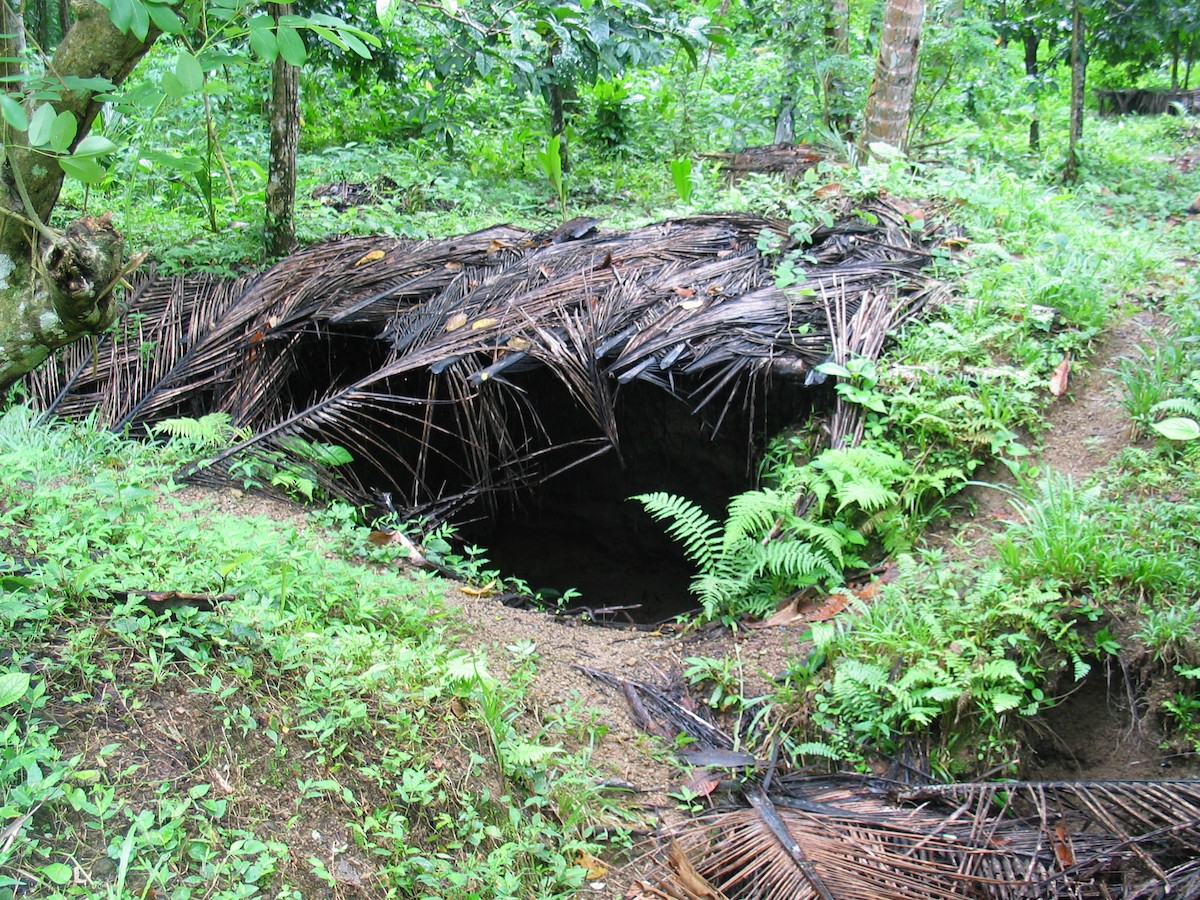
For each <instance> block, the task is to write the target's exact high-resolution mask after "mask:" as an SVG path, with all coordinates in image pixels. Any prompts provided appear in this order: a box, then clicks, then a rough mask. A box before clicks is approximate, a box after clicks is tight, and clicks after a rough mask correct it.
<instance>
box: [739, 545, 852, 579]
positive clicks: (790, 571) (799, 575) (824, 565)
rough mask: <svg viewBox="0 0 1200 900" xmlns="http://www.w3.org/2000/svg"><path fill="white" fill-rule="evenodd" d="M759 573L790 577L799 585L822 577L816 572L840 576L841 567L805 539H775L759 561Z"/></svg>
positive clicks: (763, 550)
mask: <svg viewBox="0 0 1200 900" xmlns="http://www.w3.org/2000/svg"><path fill="white" fill-rule="evenodd" d="M756 569H757V572H756V573H755V574H760V573H762V572H767V573H769V574H771V575H774V576H776V577H781V578H786V579H787V580H788V581H790V582H793V583H794V584H795V586H796V587H802V586H804V585H806V584H812V583H814V582H815V581H817V580H819V579H814V578H813V577H812V576H813V575H820V576H825V577H828V578H836V577H837V576H838V574H839V571H838V568H837V567H836V566H835V565H834V564H833V563H832V562H831V560H830V559H829V558H828V557H827V556H825V555H824V554H822V553H817V552H814V550H813V547H812V545H811V544H808V543H806V542H803V541H794V540H792V541H771V542H770V543H769V544H766V545H764V546H763V547H762V548H761V551H760V553H759V558H758V560H757V564H756Z"/></svg>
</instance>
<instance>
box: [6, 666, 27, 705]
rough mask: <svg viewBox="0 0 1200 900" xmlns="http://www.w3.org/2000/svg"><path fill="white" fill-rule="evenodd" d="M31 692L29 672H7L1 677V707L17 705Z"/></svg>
mask: <svg viewBox="0 0 1200 900" xmlns="http://www.w3.org/2000/svg"><path fill="white" fill-rule="evenodd" d="M27 690H29V673H28V672H5V673H4V674H3V675H0V706H8V705H9V704H12V703H16V702H17V701H18V700H20V699H21V698H22V697H24V696H25V692H26V691H27Z"/></svg>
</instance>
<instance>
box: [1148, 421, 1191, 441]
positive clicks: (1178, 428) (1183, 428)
mask: <svg viewBox="0 0 1200 900" xmlns="http://www.w3.org/2000/svg"><path fill="white" fill-rule="evenodd" d="M1151 427H1152V428H1153V429H1154V430H1155V431H1157V432H1158V433H1159V434H1161V435H1162V436H1163V437H1165V438H1167V440H1171V441H1194V440H1196V439H1197V438H1200V423H1197V422H1196V420H1195V419H1189V418H1187V417H1185V416H1174V417H1172V418H1170V419H1163V420H1162V421H1161V422H1155V423H1154V425H1153V426H1151Z"/></svg>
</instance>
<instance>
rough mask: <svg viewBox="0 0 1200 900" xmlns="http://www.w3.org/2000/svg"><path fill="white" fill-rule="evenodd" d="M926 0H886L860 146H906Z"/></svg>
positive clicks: (862, 148)
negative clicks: (881, 144)
mask: <svg viewBox="0 0 1200 900" xmlns="http://www.w3.org/2000/svg"><path fill="white" fill-rule="evenodd" d="M924 18H925V0H887V6H886V7H885V8H884V11H883V29H882V31H881V33H880V37H879V56H878V57H877V59H876V63H875V77H874V78H873V79H872V81H871V93H870V96H868V97H867V108H866V112H865V113H864V116H863V118H864V121H863V130H862V134H861V135H860V136H859V147H860V149H861V150H862V151H864V152H866V151H868V150H869V148H870V146H871V144H874V143H884V144H890V145H891V146H893V147H895V148H897V149H899V150H903V149H904V147H905V144H906V142H907V139H908V134H907V132H908V119H909V115H910V113H911V112H912V100H913V92H914V90H915V89H916V85H917V57H918V51H919V50H920V46H921V25H922V23H923V21H924Z"/></svg>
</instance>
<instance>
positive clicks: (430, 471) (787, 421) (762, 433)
mask: <svg viewBox="0 0 1200 900" xmlns="http://www.w3.org/2000/svg"><path fill="white" fill-rule="evenodd" d="M327 340H328V339H327ZM342 341H343V343H344V345H345V346H344V347H342V348H341V350H342V352H338V353H336V354H325V355H321V354H318V355H316V356H317V362H320V360H321V359H326V358H333V359H336V360H338V365H339V366H340V367H341V368H339V369H337V370H336V371H334V370H332V369H328V368H321V367H320V366H317V365H307V366H302V367H299V368H298V371H297V374H296V376H295V377H294V378H293V380H292V383H291V384H290V385H289V387H290V388H291V389H292V391H291V395H292V396H293V397H295V396H300V397H308V398H309V399H308V400H307V401H306V402H309V403H311V402H315V400H316V399H317V398H318V397H319V394H320V391H322V390H325V389H326V388H325V386H326V385H328V384H329V383H330V382H345V381H347V380H352V379H353V378H355V377H357V376H358V375H359V374H360V373H361V372H363V371H369V370H370V369H372V368H374V367H377V366H379V365H381V364H382V362H383V360H382V359H381V358H376V357H377V356H378V355H379V354H378V351H377V348H378V347H379V346H380V345H379V342H377V341H374V340H370V339H367V338H366V337H365V336H363V337H360V338H357V339H356V338H353V337H343V338H342ZM372 351H375V352H374V354H373V352H372ZM438 377H439V376H437V375H431V374H430V373H429V372H420V373H411V374H410V375H407V376H405V377H403V378H402V379H399V380H396V381H393V382H392V383H391V384H390V386H389V389H390V390H393V391H394V392H396V393H397V394H404V395H407V396H410V397H413V398H420V397H424V396H435V395H436V396H438V397H439V398H444V397H445V396H446V395H445V394H444V392H439V390H437V389H435V388H434V387H433V386H432V383H431V381H430V379H431V378H432V379H437V378H438ZM675 388H676V390H675V393H672V392H670V391H668V390H665V389H664V388H663V387H661V386H658V385H655V384H652V383H649V382H646V381H641V380H634V381H631V382H630V383H628V384H625V385H622V386H621V387H620V388H619V389H618V390H617V393H616V397H615V402H614V409H615V415H616V422H617V434H618V436H619V441H620V448H619V451H618V450H617V449H614V448H609V449H607V450H605V451H604V452H602V453H599V454H596V455H593V456H591V458H588V459H585V461H584V462H581V463H577V464H575V465H570V463H571V462H572V461H574V460H578V459H580V458H582V457H585V456H587V455H588V454H590V453H593V451H594V450H595V449H596V447H597V444H598V442H600V443H602V441H600V438H601V432H600V429H599V427H598V426H597V424H596V422H595V420H594V419H593V417H592V416H591V415H590V414H589V412H588V411H587V410H586V409H584V408H583V407H582V406H581V405H580V404H579V403H578V401H577V400H576V398H575V397H573V396H572V395H571V393H570V391H569V390H568V389H567V387H566V386H565V385H564V384H563V382H562V381H561V380H560V379H559V378H558V377H557V376H556V375H555V374H554V373H552V372H551V371H549V370H548V369H547V368H545V367H542V366H536V367H532V368H530V369H526V370H524V371H520V372H519V373H516V374H514V375H513V376H512V377H511V381H509V382H508V383H506V384H491V385H478V386H477V387H476V389H475V390H478V391H488V390H496V391H502V392H506V394H507V395H508V396H510V397H520V400H519V404H516V403H509V404H508V405H507V406H503V408H504V409H506V410H507V415H508V417H509V421H508V427H509V428H510V429H511V430H512V432H513V435H514V439H515V440H516V442H517V443H518V444H521V443H525V442H528V445H527V448H526V449H530V450H537V449H539V448H557V449H554V450H553V452H552V453H550V454H548V455H547V456H546V458H545V459H544V460H543V461H542V464H541V465H542V467H543V468H542V471H543V472H545V471H553V470H557V469H559V468H561V467H564V466H569V467H568V468H566V470H565V471H563V472H562V473H561V474H558V475H555V476H553V477H550V478H543V477H542V476H541V475H539V473H538V469H537V467H536V466H533V467H530V468H529V469H528V470H523V474H522V475H521V477H520V478H518V479H516V481H517V482H518V484H526V486H524V487H520V486H517V487H513V486H512V484H511V483H510V486H509V487H507V488H505V489H503V490H490V491H484V492H481V493H480V495H479V496H477V497H476V498H475V499H474V500H473V501H471V502H469V503H467V504H466V505H462V504H455V505H454V507H453V511H452V512H451V513H449V515H448V517H447V519H448V521H450V522H451V523H452V524H454V525H455V526H456V528H457V534H458V537H459V539H460V540H461V542H462V544H463V545H465V546H470V545H474V546H477V547H479V548H482V551H483V555H484V556H485V557H486V558H487V560H488V561H489V562H488V566H487V567H488V568H490V569H496V570H498V571H499V572H500V573H501V574H502V575H503V576H504V577H505V578H509V579H517V580H519V581H521V582H523V583H524V584H525V585H527V586H528V587H529V589H530V590H531V591H532V592H534V593H540V594H541V601H540V602H539V603H538V605H540V606H543V607H544V608H546V609H547V610H550V611H555V610H559V609H562V610H575V611H593V612H595V611H602V610H607V609H610V608H612V607H634V608H633V609H628V610H620V611H617V612H610V613H598V614H595V615H594V616H593V617H594V618H597V619H600V620H604V621H623V622H627V621H630V620H632V621H635V622H638V623H653V622H660V621H664V620H667V619H670V618H673V617H675V616H678V615H681V614H685V613H689V612H691V611H693V610H695V609H696V606H697V603H696V600H695V598H694V597H693V596H692V594H691V593H690V591H689V585H690V582H691V580H692V577H693V575H694V574H695V569H694V566H693V565H692V564H691V563H690V562H689V561H688V560H687V558H686V557H685V556H684V553H683V551H682V549H681V547H680V545H679V544H678V543H677V542H676V541H674V540H672V539H671V538H670V537H669V536H668V534H667V531H666V524H667V523H665V522H658V521H655V520H654V519H653V518H652V517H651V516H650V515H649V514H648V513H647V512H646V511H645V510H644V509H643V507H642V505H641V503H640V502H638V501H636V500H633V499H631V498H632V497H634V496H636V495H638V494H644V493H650V492H654V491H664V492H667V493H670V494H676V495H678V496H681V497H684V498H686V499H688V500H690V501H692V502H694V503H696V504H698V505H700V506H701V507H702V508H703V509H704V510H705V511H706V512H707V513H708V514H709V515H710V516H712V517H713V518H715V519H717V520H718V521H723V520H724V517H725V510H726V507H727V505H728V502H729V499H730V498H731V497H733V496H735V495H737V494H739V493H742V492H743V491H746V490H749V489H751V488H753V487H755V486H756V473H757V467H758V464H759V462H760V460H761V458H762V453H763V450H764V448H765V447H766V446H767V444H768V443H769V441H770V439H771V438H773V437H774V436H776V435H778V434H780V433H781V432H783V431H785V430H786V429H788V428H789V427H790V426H794V425H796V424H797V423H800V422H804V421H805V420H807V418H808V417H809V416H810V414H811V413H812V411H813V409H814V408H817V407H825V406H828V405H829V404H830V403H831V402H832V397H833V395H832V391H831V389H830V387H829V386H826V387H805V386H804V385H803V383H802V381H801V380H799V379H798V378H797V377H787V376H781V375H778V374H775V375H760V376H759V377H758V378H757V379H755V382H754V384H753V385H749V386H748V385H746V384H745V383H744V382H743V383H742V385H741V386H740V388H738V389H736V390H735V396H734V399H733V400H732V401H731V402H729V403H728V404H726V402H725V398H726V397H727V396H728V395H727V394H722V395H721V396H720V397H719V399H716V400H714V401H713V402H712V403H710V404H708V405H707V406H706V407H705V408H703V409H701V410H700V411H699V412H697V411H694V410H693V409H692V407H691V406H690V405H689V404H687V403H685V402H683V401H681V400H680V399H678V397H677V396H676V395H675V394H683V393H684V392H685V391H684V388H683V385H681V384H676V385H675ZM439 404H441V405H438V406H437V407H436V409H435V411H434V414H435V419H434V421H435V423H436V427H435V428H434V429H433V430H432V434H433V435H434V439H435V440H436V441H437V450H436V452H432V453H430V454H429V457H430V460H431V461H430V465H429V467H428V468H427V469H425V470H424V471H423V472H422V476H421V478H420V479H419V480H420V482H421V486H420V487H419V486H418V484H417V483H416V482H415V481H414V480H413V478H414V475H413V473H411V472H410V473H403V472H397V471H396V470H391V469H388V470H385V469H382V468H376V467H373V466H371V465H370V464H369V463H368V461H367V460H366V459H364V458H363V456H362V455H360V454H361V452H362V451H363V450H364V449H369V448H363V447H358V448H356V447H353V446H352V447H350V450H351V452H352V453H355V455H356V458H357V459H358V464H357V465H356V469H357V475H358V478H359V479H360V483H363V484H367V485H371V484H374V485H377V486H385V485H387V484H388V483H389V482H391V485H392V488H391V489H395V490H397V491H399V492H403V496H408V497H413V496H417V495H418V494H419V492H421V491H424V492H425V496H426V497H427V498H432V497H435V496H454V495H456V494H458V493H459V492H460V491H467V492H468V493H470V491H471V488H470V482H471V479H472V477H474V476H472V474H471V467H470V466H469V465H468V464H467V463H466V447H467V442H468V439H467V438H466V437H464V436H463V430H462V429H463V426H462V421H461V420H460V419H457V418H456V417H455V415H456V414H455V405H454V404H452V403H446V402H445V399H439ZM518 406H520V407H523V408H524V409H525V410H526V412H520V411H519V410H518ZM529 411H532V413H533V414H536V418H537V419H538V420H539V421H540V423H541V429H542V430H543V431H544V434H542V433H537V435H536V437H534V434H535V432H536V431H537V430H536V429H533V428H531V426H530V424H529V420H531V419H532V418H533V417H534V416H533V415H531V414H530V413H529ZM377 424H378V425H379V426H380V427H379V428H377V429H375V433H376V437H377V438H379V439H383V440H386V441H388V442H390V443H391V444H392V445H393V446H396V447H403V448H404V455H405V456H406V457H407V458H410V459H415V458H417V457H418V456H420V455H421V453H422V451H421V449H420V446H419V444H418V443H417V442H416V441H415V439H414V434H413V432H412V430H411V426H410V428H409V429H407V430H406V429H402V428H396V429H395V430H390V431H386V432H385V431H384V430H383V427H382V425H383V423H377ZM439 436H440V437H439ZM535 445H536V446H535ZM356 450H358V451H359V452H356ZM493 474H494V476H495V477H496V480H497V483H500V482H502V479H501V478H500V477H499V475H498V473H497V472H496V470H495V468H493ZM405 479H407V481H405ZM528 481H531V482H532V483H528ZM401 495H402V494H401V493H397V496H401ZM568 589H573V590H574V591H577V592H578V594H579V596H577V597H573V598H569V599H566V600H565V601H563V602H562V603H561V604H559V603H558V602H557V600H558V598H559V597H560V596H561V595H562V594H564V593H566V592H567V591H568Z"/></svg>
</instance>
